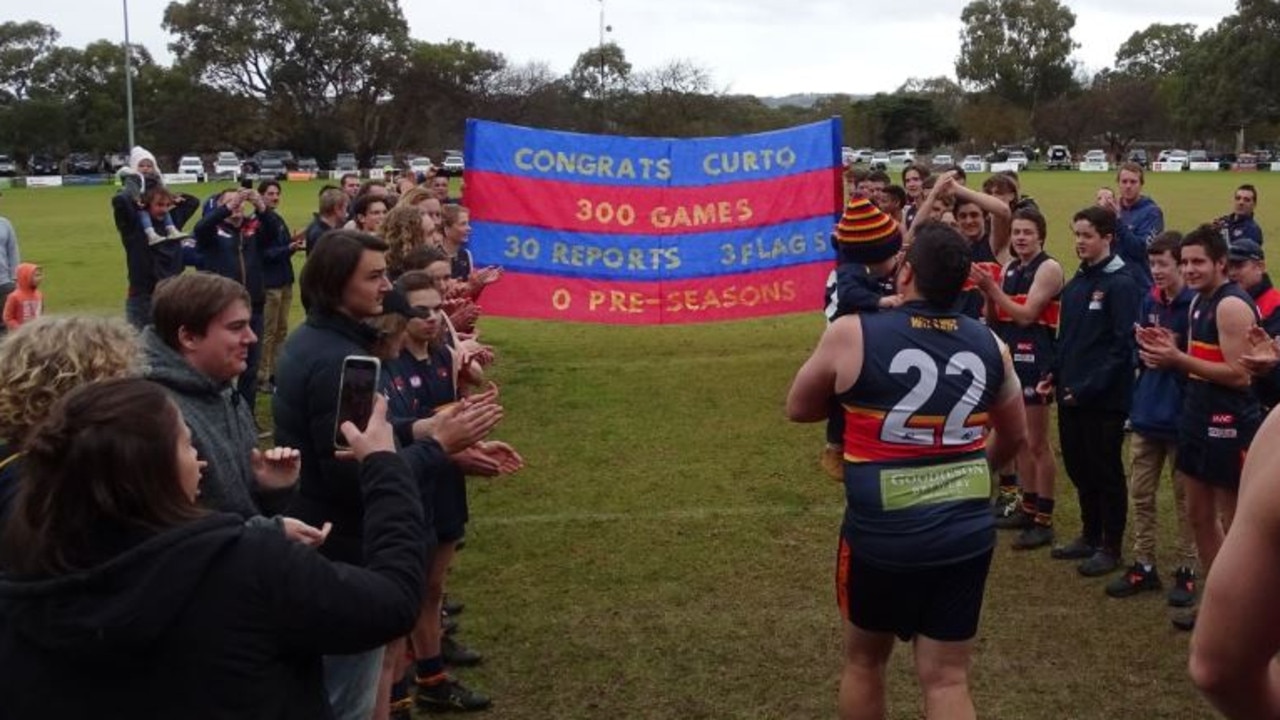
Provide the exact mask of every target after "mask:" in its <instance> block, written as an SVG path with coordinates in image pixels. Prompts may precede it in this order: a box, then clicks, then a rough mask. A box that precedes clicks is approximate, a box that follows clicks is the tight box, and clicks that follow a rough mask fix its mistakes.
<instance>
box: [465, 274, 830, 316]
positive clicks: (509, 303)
mask: <svg viewBox="0 0 1280 720" xmlns="http://www.w3.org/2000/svg"><path fill="white" fill-rule="evenodd" d="M830 272H831V263H830V262H818V263H810V264H807V265H797V266H794V267H788V268H780V269H777V270H769V271H764V272H752V273H741V274H737V275H720V276H717V277H704V278H689V279H682V280H664V281H660V282H624V281H612V280H591V279H584V278H571V277H563V276H555V275H535V274H530V273H516V272H509V273H504V274H503V276H502V280H501V281H499V282H497V283H495V284H493V285H490V286H489V288H488V289H486V290H485V291H484V296H483V297H482V298H481V302H480V304H481V307H482V309H483V311H484V313H485V314H486V315H496V316H500V317H517V318H538V319H544V320H570V321H575V322H595V323H610V324H619V325H655V324H659V323H697V322H715V321H720V320H741V319H744V318H753V317H764V316H768V315H781V314H784V313H796V312H816V311H818V310H820V309H821V307H822V290H823V287H824V285H825V282H826V279H827V275H828V274H829V273H830Z"/></svg>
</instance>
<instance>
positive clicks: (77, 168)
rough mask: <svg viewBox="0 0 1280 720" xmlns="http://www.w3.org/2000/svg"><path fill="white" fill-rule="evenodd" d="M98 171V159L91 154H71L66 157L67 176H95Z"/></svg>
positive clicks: (99, 166)
mask: <svg viewBox="0 0 1280 720" xmlns="http://www.w3.org/2000/svg"><path fill="white" fill-rule="evenodd" d="M100 169H101V165H99V164H98V159H97V158H96V157H94V156H93V155H92V154H91V153H87V152H73V153H71V154H70V155H68V156H67V174H68V175H97V174H98V171H99V170H100Z"/></svg>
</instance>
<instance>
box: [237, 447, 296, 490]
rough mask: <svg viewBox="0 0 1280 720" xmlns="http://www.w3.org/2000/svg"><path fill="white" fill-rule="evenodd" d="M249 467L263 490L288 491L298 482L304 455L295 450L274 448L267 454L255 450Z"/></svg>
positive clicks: (251, 454)
mask: <svg viewBox="0 0 1280 720" xmlns="http://www.w3.org/2000/svg"><path fill="white" fill-rule="evenodd" d="M249 465H250V467H251V468H252V470H253V477H254V479H255V480H257V482H258V487H260V488H262V489H263V490H287V489H288V488H291V487H293V486H294V483H296V482H298V473H299V472H300V471H301V470H302V453H300V452H298V451H297V450H295V449H293V448H288V447H274V448H271V449H270V450H267V451H266V452H263V451H261V450H258V449H256V448H255V449H254V450H253V451H252V452H250V453H249Z"/></svg>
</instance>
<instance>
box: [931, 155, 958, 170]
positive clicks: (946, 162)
mask: <svg viewBox="0 0 1280 720" xmlns="http://www.w3.org/2000/svg"><path fill="white" fill-rule="evenodd" d="M931 163H932V165H933V166H934V167H936V168H945V167H951V166H952V165H955V164H956V161H955V158H953V157H951V156H950V155H934V156H933V160H932V161H931Z"/></svg>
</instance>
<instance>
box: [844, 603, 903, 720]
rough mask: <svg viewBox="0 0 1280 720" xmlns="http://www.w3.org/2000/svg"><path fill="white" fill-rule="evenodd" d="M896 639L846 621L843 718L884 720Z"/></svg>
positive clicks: (888, 634) (849, 719)
mask: <svg viewBox="0 0 1280 720" xmlns="http://www.w3.org/2000/svg"><path fill="white" fill-rule="evenodd" d="M895 640H896V638H894V636H893V635H892V634H891V633H878V632H868V631H866V630H862V629H861V628H859V627H858V626H856V625H854V624H853V623H852V622H849V621H848V620H845V623H844V669H843V670H842V671H841V673H840V698H839V709H840V720H883V718H884V717H885V668H886V666H887V665H888V663H889V656H890V655H891V654H892V653H893V644H894V642H895Z"/></svg>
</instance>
